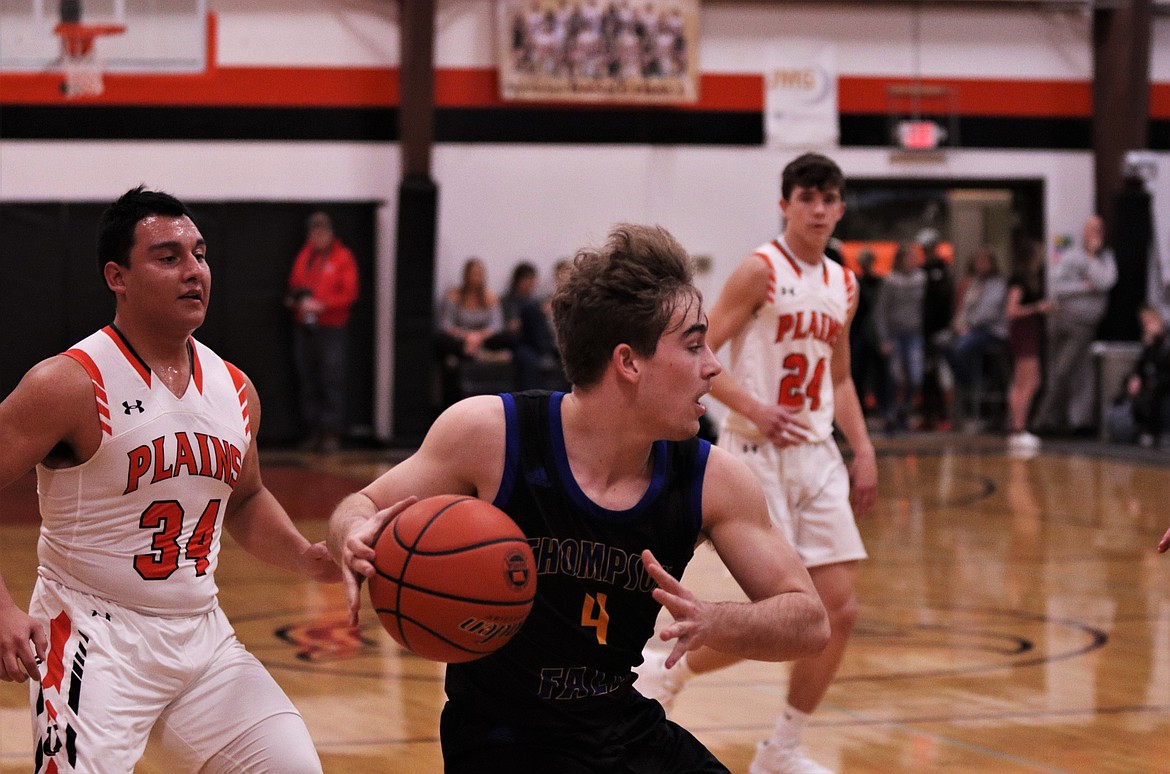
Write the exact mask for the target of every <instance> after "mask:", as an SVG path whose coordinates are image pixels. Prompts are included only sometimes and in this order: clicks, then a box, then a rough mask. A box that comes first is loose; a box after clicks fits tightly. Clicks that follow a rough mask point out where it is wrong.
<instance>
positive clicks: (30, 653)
mask: <svg viewBox="0 0 1170 774" xmlns="http://www.w3.org/2000/svg"><path fill="white" fill-rule="evenodd" d="M48 647H49V641H48V638H46V637H45V630H44V629H43V628H42V627H41V625H40V624H39V623H37V622H36V621H35V620H34V619H33V618H32V617H30V616H29V615H28V614H27V613H25V612H24V611H23V610H21V609H20V608H18V607H16V606H15V605H12V604H9V605H7V606H5V607H3V609H0V680H4V681H5V682H10V683H23V682H24V681H25V680H27V679H28V678H29V676H30V675H31V676H32V678H33V679H34V680H36V681H37V682H38V683H39V682H40V681H41V671H40V667H39V665H40V664H41V663H43V662H44V660H45V652H46V651H47V650H48Z"/></svg>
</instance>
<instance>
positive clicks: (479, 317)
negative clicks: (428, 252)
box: [436, 258, 508, 405]
mask: <svg viewBox="0 0 1170 774" xmlns="http://www.w3.org/2000/svg"><path fill="white" fill-rule="evenodd" d="M437 327H438V330H437V331H436V351H437V354H438V356H439V360H440V363H441V366H442V374H443V403H444V405H450V404H452V403H454V402H455V401H457V400H459V398H461V397H463V396H462V389H461V387H460V381H459V376H460V371H461V369H462V367H463V364H464V363H465V362H466V361H467V360H470V359H473V358H482V357H485V356H487V353H489V352H499V351H502V350H506V349H507V346H508V339H507V335H506V334H505V332H504V321H503V313H502V311H501V309H500V300H499V298H498V297H497V296H496V294H495V293H493V292H492V291H490V290H488V288H487V269H486V268H485V267H484V264H483V261H482V260H480V259H479V258H468V259H467V261H466V262H465V263H464V264H463V281H462V282H461V283H460V284H459V286H458V287H455V288H452V289H451V290H448V291H447V292H446V293H444V294H443V298H442V300H441V302H440V304H439V315H438V326H437Z"/></svg>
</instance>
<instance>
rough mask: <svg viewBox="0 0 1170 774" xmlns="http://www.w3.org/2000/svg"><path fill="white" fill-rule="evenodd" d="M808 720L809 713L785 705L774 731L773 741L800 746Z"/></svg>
mask: <svg viewBox="0 0 1170 774" xmlns="http://www.w3.org/2000/svg"><path fill="white" fill-rule="evenodd" d="M808 719H809V713H807V712H801V711H800V710H798V709H797V708H796V707H793V706H792V705H791V704H787V705H785V707H784V711H783V712H781V713H780V717H778V718H776V726H775V727H774V728H773V729H772V741H774V742H787V743H788V744H798V743H799V742H800V736H801V734H803V733H804V726H805V724H806V723H808Z"/></svg>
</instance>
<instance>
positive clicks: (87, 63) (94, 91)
mask: <svg viewBox="0 0 1170 774" xmlns="http://www.w3.org/2000/svg"><path fill="white" fill-rule="evenodd" d="M125 31H126V27H125V26H123V25H121V24H81V23H79V22H61V23H60V24H58V25H57V26H56V27H54V28H53V34H54V35H56V36H57V37H59V38H60V39H61V70H62V72H64V73H65V82H64V83H62V84H61V93H62V94H64V95H65V98H66V99H73V98H75V97H96V96H97V95H99V94H101V93H102V91H103V90H104V86H103V85H102V64H103V63H102V60H101V57H99V56H98V55H97V51H96V50H95V49H94V47H93V44H94V40H95V39H96V38H97V37H98V36H99V35H119V34H121V33H123V32H125Z"/></svg>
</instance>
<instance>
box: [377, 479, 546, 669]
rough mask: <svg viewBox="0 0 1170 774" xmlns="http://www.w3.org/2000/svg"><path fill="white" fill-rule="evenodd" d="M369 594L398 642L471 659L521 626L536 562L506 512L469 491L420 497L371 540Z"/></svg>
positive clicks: (439, 656) (434, 654) (438, 656)
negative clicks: (372, 545) (372, 548)
mask: <svg viewBox="0 0 1170 774" xmlns="http://www.w3.org/2000/svg"><path fill="white" fill-rule="evenodd" d="M374 552H375V554H376V556H375V558H374V567H375V568H376V569H377V573H376V574H375V575H374V576H373V577H371V578H370V582H369V586H370V602H372V603H373V606H374V610H375V612H377V614H378V619H379V620H380V621H381V622H382V626H383V627H385V629H386V631H387V632H389V633H390V636H391V637H393V638H394V639H395V640H396V641H397V642H398V644H400V645H402V646H403V647H404V648H407V649H408V650H410V651H413V652H414V653H416V654H418V655H420V656H422V657H424V658H429V659H432V660H434V661H445V662H447V663H457V662H461V661H473V660H475V659H477V658H480V657H482V656H486V655H488V654H489V653H492V652H494V651H496V650H498V649H499V648H501V647H503V646H504V645H505V644H507V643H508V641H509V640H511V639H512V636H513V635H514V634H516V632H517V631H519V630H520V627H521V626H522V625H523V624H524V621H525V619H526V618H527V617H528V613H529V611H531V610H532V600H533V598H534V597H535V595H536V563H535V560H534V559H533V557H532V549H531V548H529V546H528V540H527V539H526V538H525V537H524V533H523V532H521V531H520V528H519V527H518V526H516V522H514V521H512V519H511V517H509V516H508V515H507V514H506V513H504V512H503V511H501V510H500V509H498V508H496V507H495V506H493V505H491V504H490V503H487V502H484V501H483V500H478V499H476V498H474V497H467V496H464V495H439V496H436V497H428V498H427V499H425V500H420V501H418V502H417V503H415V504H414V505H412V506H410V507H409V508H407V509H406V510H405V511H403V512H402V513H400V514H398V516H397V517H396V518H395V519H394V520H393V521H391V522H390V524H388V525H387V526H386V528H385V529H384V530H383V531H382V534H381V535H380V536H379V537H378V541H377V543H375V544H374Z"/></svg>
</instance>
